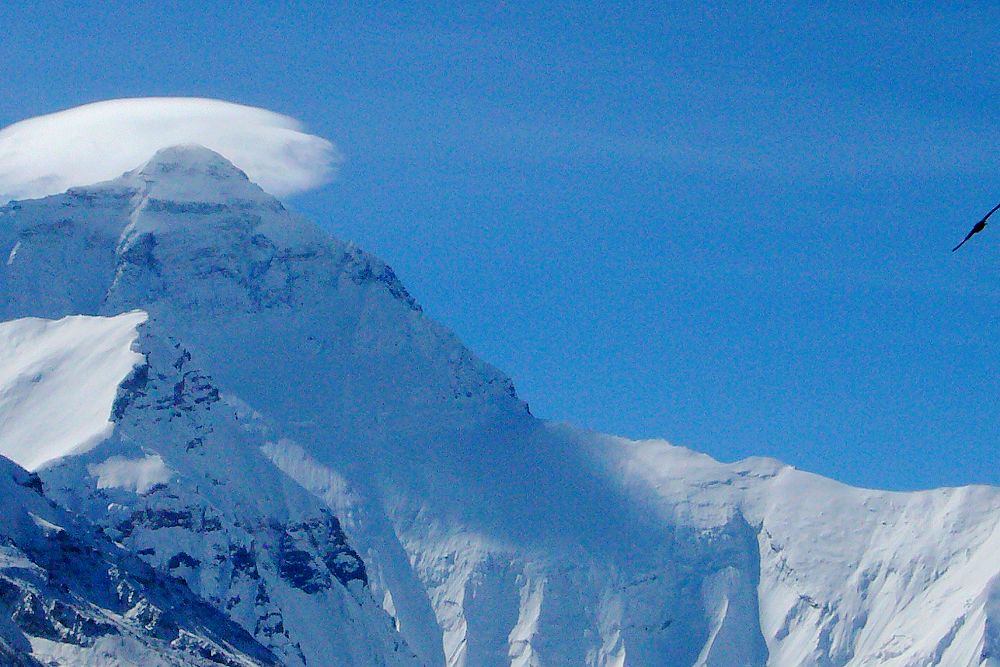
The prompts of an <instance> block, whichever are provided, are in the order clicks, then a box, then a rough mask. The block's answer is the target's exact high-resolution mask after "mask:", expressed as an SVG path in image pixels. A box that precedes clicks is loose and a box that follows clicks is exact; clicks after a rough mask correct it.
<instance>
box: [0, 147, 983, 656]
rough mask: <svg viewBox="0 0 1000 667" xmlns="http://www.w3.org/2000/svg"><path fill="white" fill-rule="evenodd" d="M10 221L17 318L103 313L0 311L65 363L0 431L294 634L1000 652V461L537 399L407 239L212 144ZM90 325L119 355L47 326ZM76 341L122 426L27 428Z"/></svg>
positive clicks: (493, 646)
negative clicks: (549, 405) (571, 418)
mask: <svg viewBox="0 0 1000 667" xmlns="http://www.w3.org/2000/svg"><path fill="white" fill-rule="evenodd" d="M0 251H2V252H4V253H9V257H10V259H9V261H7V262H6V264H3V265H0V319H6V320H14V319H16V318H24V317H38V318H52V319H55V318H62V317H65V316H67V315H80V314H86V315H90V316H92V317H89V318H70V319H68V320H59V321H57V322H53V323H47V324H46V323H42V322H41V321H39V320H28V321H25V320H18V321H15V322H12V323H9V324H7V325H3V328H0V332H4V331H8V333H0V341H3V344H4V345H21V346H22V347H21V349H22V350H23V351H24V352H23V353H24V354H28V353H30V354H34V355H36V356H37V357H38V358H39V360H40V361H39V362H38V363H39V364H42V365H45V366H46V367H49V366H53V367H54V366H55V365H58V363H57V362H59V359H60V358H62V356H65V357H66V362H65V363H66V364H67V365H66V366H65V369H64V370H62V371H60V372H59V373H55V372H52V373H51V378H52V380H51V381H52V383H53V384H52V385H51V386H50V387H48V388H46V390H45V391H41V390H38V391H36V390H34V389H32V386H31V382H30V379H31V378H30V377H29V378H28V379H27V380H25V377H26V373H27V371H25V372H16V373H7V374H3V375H0V378H2V379H3V385H0V397H7V396H12V397H14V398H13V401H14V402H10V403H0V405H3V406H4V408H3V412H2V413H0V435H2V439H0V453H4V452H10V453H11V455H14V454H17V455H18V456H20V457H21V459H19V460H29V458H26V457H32V458H30V460H32V461H37V462H39V463H41V462H46V464H45V465H44V466H42V467H41V468H40V469H39V474H40V475H41V478H42V479H43V480H44V482H45V484H46V488H47V489H50V491H51V493H52V494H53V496H54V497H55V498H56V499H57V500H59V501H60V502H62V503H64V504H66V505H67V506H70V507H73V508H74V509H78V510H79V511H80V512H82V513H84V514H86V515H87V517H88V518H89V519H90V520H92V521H94V522H96V523H97V524H99V525H101V526H103V527H104V528H105V530H107V531H108V532H109V534H111V535H112V536H113V537H114V538H115V539H116V540H118V541H119V542H121V543H122V544H124V545H125V546H126V547H128V548H130V549H133V550H134V551H135V553H137V554H139V555H140V556H141V557H142V558H144V559H145V560H146V561H148V562H149V563H150V564H151V565H153V566H154V567H157V568H160V569H163V570H167V571H170V572H172V573H174V574H176V575H177V576H179V577H181V578H183V579H184V580H185V581H186V582H187V583H188V585H189V586H190V587H191V588H192V589H193V590H194V591H195V592H197V593H198V594H200V595H202V596H203V597H204V598H205V599H206V600H207V601H209V602H210V603H212V604H214V605H215V606H217V607H218V608H219V609H220V610H223V611H225V612H226V613H227V614H229V615H230V617H231V618H232V619H233V620H235V621H236V622H237V623H239V624H240V625H242V626H243V627H244V628H246V629H247V630H248V631H250V632H251V633H252V634H254V636H255V637H256V638H257V640H258V641H260V642H261V643H263V644H264V645H265V646H267V647H268V648H269V649H270V650H271V651H273V652H274V653H275V654H277V655H279V656H280V657H281V659H282V660H283V661H285V662H286V664H331V663H330V656H332V655H338V656H339V655H347V656H349V658H347V659H344V660H343V661H338V662H337V663H336V664H358V665H361V664H411V663H413V662H421V663H423V664H428V665H449V666H452V665H453V666H463V665H464V666H469V667H478V666H481V665H512V666H524V667H528V666H536V667H537V666H541V665H592V666H595V667H597V666H601V667H611V666H621V665H634V666H641V667H646V666H652V665H670V666H673V665H705V666H709V665H711V666H730V665H732V666H737V665H740V666H742V665H765V664H768V665H782V666H784V665H788V666H791V665H870V664H879V665H899V666H903V665H997V664H1000V663H998V662H997V660H998V658H997V656H998V655H1000V633H998V629H997V623H998V613H1000V609H998V606H1000V602H998V601H1000V586H998V584H997V581H998V574H1000V562H998V561H997V559H996V557H995V555H994V554H996V553H1000V491H998V490H997V489H994V488H986V487H977V488H962V489H942V490H937V491H928V492H921V493H911V494H899V493H885V492H878V491H867V490H860V489H853V488H849V487H845V486H843V485H840V484H837V483H835V482H832V481H829V480H825V479H822V478H819V477H816V476H813V475H810V474H807V473H803V472H800V471H797V470H794V469H792V468H790V467H787V466H784V465H782V464H780V463H778V462H775V461H771V460H766V459H749V460H746V461H742V462H738V463H734V464H721V463H718V462H716V461H713V460H712V459H710V458H708V457H706V456H704V455H701V454H697V453H695V452H692V451H690V450H686V449H683V448H677V447H673V446H671V445H669V444H667V443H665V442H662V441H648V442H633V441H628V440H624V439H621V438H615V437H611V436H603V435H599V434H593V433H587V432H582V431H579V430H576V429H573V428H571V427H568V426H558V425H553V424H549V423H546V422H542V421H539V420H537V419H535V418H534V417H532V416H531V415H530V414H529V413H528V411H527V409H526V406H525V405H524V404H523V403H522V402H521V401H520V400H519V399H518V398H517V395H516V393H515V391H514V389H513V385H512V384H511V382H510V380H509V379H508V378H506V377H505V376H504V375H503V374H502V373H500V372H499V371H497V370H496V369H494V368H492V367H491V366H489V365H488V364H486V363H484V362H482V361H480V360H479V359H478V358H476V357H475V355H473V354H472V353H471V352H469V351H468V350H467V349H466V348H465V347H463V346H462V345H461V343H460V342H459V341H458V340H456V339H455V337H454V336H453V335H452V334H451V333H449V332H448V331H447V330H446V329H444V328H442V327H441V326H439V325H437V324H435V323H434V322H432V321H430V320H429V319H428V318H426V317H425V316H424V315H423V313H422V311H421V309H420V307H419V305H417V303H416V302H415V301H414V299H413V298H412V297H411V296H410V295H409V294H408V293H407V291H406V289H405V288H404V287H403V286H402V284H401V283H400V282H399V280H398V279H397V278H396V276H395V275H394V274H393V272H392V270H391V269H390V268H389V267H388V266H386V265H385V264H384V263H383V262H381V261H379V260H378V259H376V258H374V257H372V256H370V255H367V254H366V253H364V252H362V251H360V250H358V249H357V248H355V247H354V246H352V245H350V244H347V243H343V242H340V241H337V240H335V239H332V238H330V237H329V236H327V235H326V234H325V233H323V232H322V231H321V230H320V229H319V228H318V227H316V226H315V225H313V224H311V223H308V222H306V221H303V220H301V219H300V218H298V217H296V216H295V215H293V214H291V213H289V212H288V211H286V210H285V209H284V208H283V207H282V206H281V204H280V203H279V202H278V201H277V200H275V199H273V198H272V197H270V196H269V195H267V194H265V193H264V192H263V191H261V190H260V189H259V188H257V187H256V186H255V185H253V184H252V183H250V182H249V181H248V180H247V178H246V176H245V175H244V174H243V173H242V172H240V171H239V170H237V169H235V168H234V167H232V165H230V164H228V163H227V162H225V160H223V159H221V158H220V157H219V156H217V155H215V154H213V153H211V152H210V151H206V150H205V149H201V148H197V147H181V148H175V149H170V150H167V151H162V152H160V153H159V154H157V156H155V157H154V158H153V159H152V160H151V161H150V162H149V163H148V164H147V165H145V166H144V167H142V168H140V169H138V170H136V171H134V172H130V173H128V174H126V175H124V176H123V177H122V178H120V179H118V180H116V181H111V182H109V183H104V184H99V185H95V186H91V187H86V188H77V189H74V190H71V191H69V192H67V193H66V194H63V195H58V196H54V197H49V198H46V199H41V200H35V201H25V202H18V203H14V204H11V205H9V206H7V207H5V208H2V209H0ZM137 309H138V310H141V311H143V312H144V313H147V314H148V320H147V321H146V322H145V323H144V324H141V326H139V327H138V329H137V325H139V323H140V321H141V317H142V316H141V315H138V314H136V313H135V312H134V311H135V310H137ZM122 313H124V314H122ZM76 326H80V327H93V328H95V329H96V328H103V330H105V331H107V332H109V333H108V336H107V338H108V341H109V343H108V344H109V346H110V348H109V352H108V354H107V355H105V356H106V359H107V362H106V363H107V366H106V367H103V366H102V368H101V369H100V370H93V371H86V372H84V371H82V370H79V371H74V370H73V364H74V363H78V364H79V367H78V368H79V369H83V368H85V367H86V365H87V364H88V363H90V360H89V359H88V358H87V355H86V354H84V353H83V351H82V350H81V351H80V352H79V353H76V352H67V351H66V350H69V349H70V347H71V346H69V345H67V346H66V347H65V349H64V347H63V346H61V345H57V346H55V347H52V346H50V345H49V344H47V343H46V342H45V340H46V336H47V335H56V334H54V333H47V332H50V330H51V331H58V330H59V328H65V327H76ZM22 330H23V331H27V332H30V333H31V335H30V336H26V339H25V340H24V341H22V342H20V343H17V342H13V343H11V342H8V339H9V338H16V336H14V335H13V334H14V333H16V332H18V331H22ZM2 336H7V338H3V337H2ZM28 338H30V341H29V340H27V339H28ZM32 341H35V342H32ZM0 354H5V353H4V352H0ZM6 354H13V353H9V352H8V353H6ZM130 355H131V356H130ZM50 357H51V359H50ZM78 357H79V361H78V362H74V361H73V359H76V358H78ZM137 359H138V365H137V366H136V368H135V370H133V371H129V370H128V369H127V368H125V366H127V365H128V364H127V363H126V361H128V363H132V364H135V363H136V361H137ZM60 363H61V362H60ZM115 364H117V365H115ZM77 372H79V373H80V377H82V376H86V377H91V376H93V377H99V378H103V379H102V380H101V382H104V383H106V386H105V387H104V388H103V389H101V390H100V391H98V390H93V391H90V390H88V391H86V393H85V394H79V396H80V400H81V401H90V400H91V398H92V397H94V402H95V403H96V402H100V405H99V406H97V407H95V408H94V410H93V413H94V414H95V415H97V416H96V417H94V419H93V420H92V421H93V423H94V424H98V425H99V426H101V427H102V428H103V422H100V423H98V422H99V419H98V417H99V418H100V419H103V420H105V421H106V420H107V418H108V415H109V408H110V418H111V420H112V422H113V429H112V430H111V431H110V433H108V432H107V431H103V430H99V429H98V430H97V431H94V432H99V433H100V434H101V435H102V436H105V439H104V440H103V441H101V442H100V444H97V443H96V441H94V440H93V438H91V439H90V440H85V441H84V442H81V443H80V444H79V445H76V444H74V443H73V442H68V441H67V442H64V443H63V444H62V445H60V446H58V447H56V446H54V445H52V444H51V441H50V440H49V439H37V438H36V439H35V440H34V441H32V440H31V438H30V435H29V434H26V433H25V430H26V429H27V426H19V427H18V428H19V429H20V430H17V431H10V430H9V429H8V430H7V431H5V430H2V429H3V428H4V426H3V425H4V424H14V425H18V424H22V425H25V424H27V425H30V417H25V416H24V415H23V414H20V412H21V410H20V408H19V407H18V406H19V405H23V404H24V402H25V401H28V400H31V401H35V400H37V401H39V405H42V404H44V403H45V396H56V395H57V392H67V393H72V392H73V391H74V387H77V388H78V386H79V385H77V384H76V383H77V382H78V380H75V379H74V378H75V377H77V376H75V375H74V373H77ZM32 377H33V376H32ZM63 382H65V383H66V384H65V386H63V385H62V384H60V383H63ZM111 394H114V395H115V396H116V398H114V399H113V400H112V401H110V403H109V401H108V400H107V399H106V398H105V399H101V400H100V401H98V400H97V397H100V396H103V397H107V396H109V395H111ZM0 400H5V399H2V398H0ZM52 400H53V402H52V403H50V404H45V405H44V408H43V409H45V410H49V411H51V414H53V415H54V417H53V420H54V421H65V423H67V424H70V423H72V422H73V420H74V419H76V417H73V416H71V415H65V416H60V415H59V411H60V410H67V409H68V408H67V407H66V403H65V402H62V403H59V402H55V399H52ZM17 401H20V403H18V402H17ZM8 432H11V433H16V434H17V437H14V438H11V437H8V436H7V435H5V434H7V433H8ZM88 437H90V436H88ZM88 447H89V448H88ZM58 457H61V458H58ZM375 601H377V605H376V602H375ZM376 607H379V608H376ZM397 629H398V632H397ZM414 654H415V655H414Z"/></svg>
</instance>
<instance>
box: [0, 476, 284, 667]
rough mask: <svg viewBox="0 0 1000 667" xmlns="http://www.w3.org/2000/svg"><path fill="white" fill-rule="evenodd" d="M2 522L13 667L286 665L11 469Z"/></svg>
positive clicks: (3, 489) (2, 604) (0, 616)
mask: <svg viewBox="0 0 1000 667" xmlns="http://www.w3.org/2000/svg"><path fill="white" fill-rule="evenodd" d="M0 514H2V516H3V519H2V520H0V657H2V658H3V661H4V662H3V664H5V665H7V664H12V665H26V666H27V665H31V666H32V667H34V666H36V665H40V664H43V663H44V664H67V665H69V664H84V663H86V664H91V663H92V662H93V661H94V660H96V659H99V656H101V655H107V656H111V657H109V658H108V661H107V662H105V663H103V664H114V665H127V664H132V665H138V664H150V665H157V664H164V665H166V664H185V665H228V666H232V667H246V666H249V665H278V664H279V661H278V659H277V658H276V657H275V656H274V655H273V654H272V653H270V652H269V651H268V650H267V649H265V648H264V647H263V646H262V645H260V644H259V643H257V642H255V641H254V640H253V639H252V638H251V637H250V635H249V634H248V633H246V632H245V631H243V630H242V629H241V628H239V626H237V625H236V624H234V623H233V622H232V621H230V620H228V619H227V618H226V617H225V616H224V615H223V614H222V613H220V612H219V611H217V610H216V609H215V608H214V607H212V606H211V605H208V604H206V603H205V602H203V601H202V600H201V599H199V598H198V597H196V596H195V595H194V594H193V593H192V592H191V591H190V590H189V589H188V587H187V586H185V585H184V584H183V583H181V582H179V581H177V580H175V579H172V578H171V577H169V576H166V575H164V574H161V573H157V572H155V571H154V570H153V569H152V568H150V567H149V566H148V565H146V564H144V563H143V562H142V561H140V560H139V559H138V558H136V557H135V556H133V555H131V554H129V553H128V552H127V551H126V550H124V549H122V548H120V547H117V546H115V545H114V544H112V543H111V542H110V541H109V540H108V539H107V538H106V537H105V536H104V535H103V534H102V533H101V532H100V531H99V530H97V529H96V528H95V527H94V526H91V525H89V524H88V523H86V522H85V521H82V520H80V519H79V518H77V517H74V516H71V515H70V514H68V513H66V512H64V511H62V510H60V509H59V508H58V507H56V506H55V505H54V504H53V503H52V502H51V501H50V500H49V499H47V498H46V497H45V496H43V495H42V493H41V491H40V490H39V488H38V478H37V477H36V476H34V475H30V474H29V473H27V472H26V471H24V470H22V469H20V468H19V467H17V466H16V465H14V464H13V463H11V462H10V461H8V460H6V459H0ZM116 654H117V656H116ZM123 656H131V659H129V658H126V657H123Z"/></svg>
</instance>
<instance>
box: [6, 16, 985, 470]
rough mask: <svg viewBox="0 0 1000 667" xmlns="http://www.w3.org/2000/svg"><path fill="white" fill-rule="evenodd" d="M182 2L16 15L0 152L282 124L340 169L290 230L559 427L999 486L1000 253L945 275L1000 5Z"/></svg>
mask: <svg viewBox="0 0 1000 667" xmlns="http://www.w3.org/2000/svg"><path fill="white" fill-rule="evenodd" d="M164 4H167V3H131V2H130V3H124V2H79V3H73V4H72V5H70V4H68V3H45V2H38V3H33V5H34V6H33V7H32V8H13V7H11V6H9V5H4V6H2V7H0V26H3V28H2V29H3V37H2V39H0V83H2V84H3V87H4V91H5V93H4V95H2V96H0V125H7V124H9V123H12V122H15V121H17V120H21V119H23V118H27V117H30V116H35V115H39V114H44V113H48V112H52V111H56V110H59V109H63V108H67V107H71V106H76V105H79V104H83V103H86V102H92V101H96V100H101V99H107V98H116V97H128V96H147V95H195V96H206V97H215V98H221V99H225V100H230V101H234V102H240V103H243V104H250V105H255V106H261V107H266V108H268V109H273V110H275V111H278V112H281V113H286V114H288V115H291V116H294V117H296V118H299V119H301V120H302V121H304V122H305V123H306V125H307V126H308V127H309V129H310V130H311V131H313V132H315V133H317V134H319V135H322V136H325V137H327V138H329V139H331V140H333V141H334V142H335V143H337V145H338V147H339V148H340V150H341V151H342V152H343V153H344V155H345V157H346V161H345V163H344V165H343V166H342V169H341V173H340V177H339V179H338V180H337V181H336V182H334V183H333V184H331V185H329V186H327V187H325V188H323V189H321V190H318V191H315V192H312V193H309V194H307V195H300V196H298V197H295V198H293V199H292V201H291V202H290V204H291V205H292V206H293V207H295V208H297V209H299V210H301V211H303V212H304V213H306V214H308V215H309V216H310V217H313V218H314V219H316V220H317V221H318V222H320V223H321V224H323V225H324V226H326V227H327V228H328V229H329V230H331V231H332V232H333V233H334V234H336V235H338V236H340V237H343V238H349V239H352V240H355V241H357V242H358V243H359V244H360V245H362V246H363V247H365V248H366V249H369V250H371V251H374V252H376V253H377V254H379V255H381V256H382V257H383V258H385V259H386V260H387V261H388V262H389V263H390V264H392V265H393V266H394V267H395V268H396V270H397V272H398V273H399V274H400V275H401V277H402V278H403V280H404V281H405V282H406V284H407V285H408V286H409V287H410V288H411V291H412V292H413V293H414V294H415V295H416V296H417V298H418V299H419V300H420V301H421V302H422V303H423V305H424V307H425V310H426V311H427V312H428V313H429V314H430V315H431V316H432V317H434V318H436V319H438V320H439V321H442V322H443V323H445V324H447V325H448V326H450V327H451V328H452V329H454V330H455V331H456V332H457V333H458V334H459V336H460V337H461V338H462V339H463V340H465V341H466V342H467V343H468V344H469V345H470V347H472V348H473V349H474V350H476V351H477V352H478V353H479V354H481V355H482V356H483V357H484V358H486V359H488V360H489V361H491V362H493V363H495V364H496V365H497V366H499V367H501V368H503V369H504V370H505V371H507V372H508V373H509V374H510V375H511V376H512V377H513V378H514V380H515V383H516V385H517V386H518V389H519V391H520V393H521V395H522V396H523V397H524V398H525V399H526V400H528V401H529V402H530V404H531V406H532V410H533V412H534V413H535V414H536V415H539V416H541V417H545V418H552V419H557V420H565V421H570V422H574V423H577V424H580V425H583V426H587V427H590V428H594V429H597V430H602V431H610V432H614V433H620V434H623V435H628V436H635V437H639V436H662V437H666V438H668V439H670V440H671V441H673V442H675V443H677V444H683V445H687V446H690V447H693V448H695V449H699V450H702V451H705V452H707V453H709V454H712V455H713V456H716V457H718V458H721V459H723V460H733V459H737V458H741V457H744V456H749V455H754V454H759V455H768V456H774V457H777V458H780V459H782V460H784V461H787V462H789V463H791V464H793V465H796V466H797V467H800V468H803V469H806V470H811V471H815V472H819V473H822V474H824V475H828V476H831V477H834V478H837V479H840V480H843V481H846V482H849V483H853V484H859V485H865V486H877V487H885V488H893V489H911V488H924V487H929V486H937V485H942V484H949V485H952V484H966V483H978V482H985V483H992V484H1000V466H998V465H997V461H998V445H1000V438H998V435H1000V401H998V391H997V390H998V378H1000V373H998V372H1000V346H998V341H1000V322H998V315H1000V275H998V270H1000V236H997V235H996V234H1000V232H996V231H995V230H992V229H988V230H987V232H986V233H984V234H982V235H980V236H979V237H978V238H976V239H975V241H974V242H970V243H969V244H968V245H967V246H965V247H964V248H963V249H962V250H961V251H960V252H959V253H955V254H952V253H951V252H950V249H951V247H952V246H954V244H955V243H957V242H958V241H959V240H961V238H962V237H963V236H964V235H965V233H966V232H967V231H968V229H969V228H970V227H971V226H972V224H973V223H974V222H975V221H976V220H978V218H979V217H980V216H981V215H982V214H983V213H984V212H985V211H986V210H988V209H989V208H991V207H992V206H993V205H994V204H996V203H997V202H998V201H1000V187H998V181H997V175H998V173H1000V150H998V148H1000V122H998V121H1000V85H998V84H1000V78H998V75H1000V65H998V62H1000V58H998V53H1000V49H998V47H1000V33H998V32H997V30H996V26H997V25H1000V5H998V4H997V3H970V4H964V5H962V6H961V7H951V8H945V7H941V6H939V3H908V4H907V5H906V7H905V8H901V7H899V6H896V5H897V4H898V3H895V4H889V3H884V4H883V3H870V6H868V7H867V8H866V9H863V10H862V9H850V8H845V7H843V6H842V5H843V4H844V3H822V4H821V3H795V4H790V5H788V6H785V7H780V6H777V5H772V4H766V5H765V4H760V5H758V4H756V3H754V4H753V5H752V6H750V3H740V4H732V5H725V4H720V5H718V6H716V7H713V8H710V9H709V8H699V7H696V6H694V5H695V3H676V4H675V3H662V2H658V3H648V4H631V5H627V4H610V3H594V4H586V3H576V4H573V5H554V4H550V5H545V6H544V7H540V6H538V3H515V2H495V3H488V4H474V3H466V4H465V5H463V6H460V7H459V6H454V5H455V4H457V3H440V4H437V3H430V4H425V5H424V6H423V7H421V8H417V9H415V8H412V7H407V6H406V5H404V4H399V5H382V6H380V7H376V6H374V5H370V4H367V3H365V4H364V6H359V5H355V4H342V3H333V2H288V3H272V2H267V3H252V2H247V3H214V2H206V1H204V0H202V1H200V2H176V3H169V4H170V5H171V6H170V7H164V6H162V5H164ZM231 4H240V6H239V7H233V6H231ZM279 4H280V7H279V6H278V5H279ZM991 232H992V233H991Z"/></svg>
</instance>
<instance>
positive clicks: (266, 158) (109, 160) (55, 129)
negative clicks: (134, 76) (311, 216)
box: [0, 97, 340, 203]
mask: <svg viewBox="0 0 1000 667" xmlns="http://www.w3.org/2000/svg"><path fill="white" fill-rule="evenodd" d="M178 144H201V145H203V146H205V147H206V148H210V149H212V150H214V151H216V152H217V153H220V154H221V155H223V156H225V157H226V158H228V159H229V160H230V161H231V162H233V164H235V165H236V166H237V167H239V168H240V169H242V170H243V171H245V172H246V173H247V175H248V176H249V177H250V179H251V180H253V181H255V182H257V183H258V184H259V185H260V186H261V187H262V188H264V189H265V190H267V191H268V192H270V193H272V194H274V195H277V196H279V197H280V196H285V195H290V194H295V193H297V192H302V191H305V190H309V189H312V188H315V187H317V186H320V185H323V184H324V183H327V182H329V181H330V180H331V179H332V178H333V175H334V167H335V165H336V164H337V162H338V161H339V159H340V156H339V154H338V153H337V150H336V148H335V147H334V145H333V144H331V143H330V142H329V141H327V140H326V139H323V138H321V137H317V136H314V135H311V134H307V133H306V132H305V131H304V128H303V126H302V124H301V123H299V122H298V121H297V120H295V119H294V118H289V117H288V116H283V115H281V114H277V113H274V112H272V111H267V110H266V109H258V108H256V107H247V106H243V105H240V104H232V103H230V102H223V101H221V100H211V99H202V98H193V97H142V98H132V99H121V100H109V101H107V102H97V103H95V104H87V105H85V106H81V107H76V108H73V109H68V110H66V111H60V112H58V113H53V114H49V115H46V116H39V117H37V118H30V119H28V120H25V121H21V122H20V123H15V124H14V125H10V126H8V127H6V128H4V129H3V130H0V203H2V202H5V201H7V200H8V199H27V198H33V197H42V196H45V195H50V194H57V193H59V192H63V191H65V190H66V189H68V188H70V187H73V186H77V185H88V184H91V183H96V182H99V181H105V180H109V179H112V178H116V177H118V176H120V175H121V174H122V173H124V172H126V171H129V170H131V169H134V168H136V167H138V166H140V165H141V164H143V163H144V162H145V161H146V160H148V159H149V158H150V157H152V155H153V154H154V153H155V152H156V151H157V150H159V149H161V148H166V147H168V146H174V145H178Z"/></svg>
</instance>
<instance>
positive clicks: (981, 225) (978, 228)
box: [951, 204, 1000, 252]
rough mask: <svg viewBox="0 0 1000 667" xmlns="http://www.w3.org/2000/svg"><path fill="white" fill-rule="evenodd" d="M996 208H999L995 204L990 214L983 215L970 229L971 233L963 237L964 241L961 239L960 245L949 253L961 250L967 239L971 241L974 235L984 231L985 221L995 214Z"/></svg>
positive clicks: (998, 205) (999, 205) (999, 206)
mask: <svg viewBox="0 0 1000 667" xmlns="http://www.w3.org/2000/svg"><path fill="white" fill-rule="evenodd" d="M998 208H1000V204H997V205H996V206H994V207H993V208H992V209H991V210H990V212H989V213H987V214H986V215H984V216H983V219H982V220H980V221H979V222H977V223H976V226H975V227H973V228H972V231H971V232H969V234H968V236H966V237H965V238H964V239H962V242H961V243H959V244H958V245H957V246H955V247H954V248H952V249H951V251H952V252H955V251H956V250H958V249H959V248H961V247H962V246H963V245H965V242H966V241H968V240H969V239H971V238H972V237H973V236H975V235H976V234H978V233H979V232H981V231H983V230H984V229H986V221H987V220H989V219H990V216H991V215H993V214H994V213H996V212H997V209H998Z"/></svg>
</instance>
